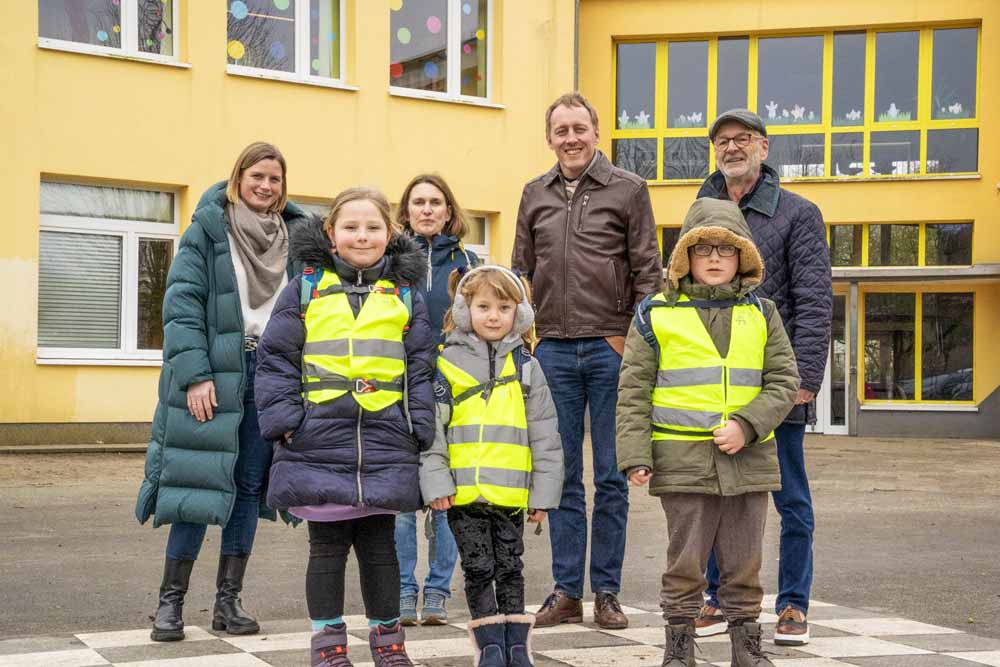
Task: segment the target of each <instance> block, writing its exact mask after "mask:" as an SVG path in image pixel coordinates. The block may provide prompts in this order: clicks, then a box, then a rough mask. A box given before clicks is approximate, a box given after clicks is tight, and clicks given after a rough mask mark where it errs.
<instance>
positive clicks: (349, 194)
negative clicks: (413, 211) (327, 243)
mask: <svg viewBox="0 0 1000 667" xmlns="http://www.w3.org/2000/svg"><path fill="white" fill-rule="evenodd" d="M362 200H363V201H370V202H371V203H372V204H373V205H374V206H375V208H376V209H378V213H379V216H380V217H381V218H382V221H383V222H385V227H386V229H387V230H388V231H389V239H393V238H395V237H397V236H399V235H400V234H402V233H403V230H402V229H401V228H400V226H399V225H398V224H396V222H395V221H394V220H393V219H392V215H391V214H390V210H389V200H388V199H386V196H385V195H384V194H382V192H381V191H380V190H376V189H375V188H366V187H355V188H347V189H346V190H344V191H342V192H341V193H340V194H338V195H337V196H336V197H335V198H334V200H333V204H331V205H330V212H329V213H327V214H326V217H325V218H323V231H324V232H327V233H329V232H330V230H331V229H333V226H334V224H336V222H337V215H338V214H339V213H340V209H342V208H344V205H345V204H347V203H348V202H352V201H362Z"/></svg>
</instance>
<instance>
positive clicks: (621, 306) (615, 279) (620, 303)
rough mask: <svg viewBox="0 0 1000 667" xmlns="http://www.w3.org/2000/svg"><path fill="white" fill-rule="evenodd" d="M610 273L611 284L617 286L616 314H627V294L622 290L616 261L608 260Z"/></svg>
mask: <svg viewBox="0 0 1000 667" xmlns="http://www.w3.org/2000/svg"><path fill="white" fill-rule="evenodd" d="M608 271H609V272H610V278H611V284H612V285H614V286H615V312H617V313H618V314H621V313H624V312H625V294H624V289H623V288H622V281H621V279H620V278H619V275H620V273H619V269H618V265H617V264H615V260H613V259H609V260H608Z"/></svg>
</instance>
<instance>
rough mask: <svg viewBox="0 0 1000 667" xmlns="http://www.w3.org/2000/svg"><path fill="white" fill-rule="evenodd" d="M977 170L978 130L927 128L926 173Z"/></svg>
mask: <svg viewBox="0 0 1000 667" xmlns="http://www.w3.org/2000/svg"><path fill="white" fill-rule="evenodd" d="M978 170H979V130H977V129H975V128H969V129H964V130H928V131H927V173H928V174H948V173H956V172H963V171H968V172H973V171H978Z"/></svg>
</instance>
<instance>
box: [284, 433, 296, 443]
mask: <svg viewBox="0 0 1000 667" xmlns="http://www.w3.org/2000/svg"><path fill="white" fill-rule="evenodd" d="M292 433H294V431H285V444H286V445H290V444H292Z"/></svg>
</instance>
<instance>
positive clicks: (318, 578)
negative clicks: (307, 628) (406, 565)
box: [306, 514, 399, 621]
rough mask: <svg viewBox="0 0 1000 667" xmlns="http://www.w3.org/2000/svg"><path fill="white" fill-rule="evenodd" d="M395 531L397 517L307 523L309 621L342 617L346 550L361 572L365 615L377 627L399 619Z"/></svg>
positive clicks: (378, 516) (368, 517) (367, 517)
mask: <svg viewBox="0 0 1000 667" xmlns="http://www.w3.org/2000/svg"><path fill="white" fill-rule="evenodd" d="M395 527H396V517H395V516H393V515H392V514H376V515H373V516H366V517H362V518H360V519H349V520H347V521H334V522H322V521H310V522H309V568H308V569H307V570H306V604H307V605H308V606H309V618H312V619H315V620H329V619H333V618H337V617H338V616H342V615H343V614H344V570H345V569H346V567H347V553H348V552H349V551H350V550H351V546H353V547H354V554H355V556H357V559H358V569H359V570H360V572H361V598H362V599H363V600H364V603H365V615H366V616H367V617H368V618H370V619H375V620H379V621H388V620H391V619H394V618H396V617H397V616H399V561H398V560H396V538H395Z"/></svg>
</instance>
